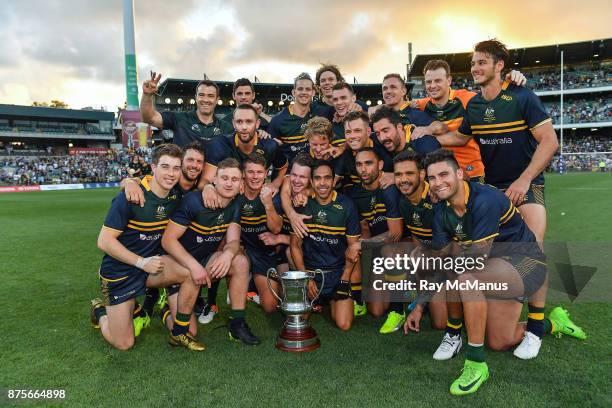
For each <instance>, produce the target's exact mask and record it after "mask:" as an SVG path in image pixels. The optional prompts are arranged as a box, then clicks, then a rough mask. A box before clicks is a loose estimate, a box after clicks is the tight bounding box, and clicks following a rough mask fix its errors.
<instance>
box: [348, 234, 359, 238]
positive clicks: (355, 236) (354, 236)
mask: <svg viewBox="0 0 612 408" xmlns="http://www.w3.org/2000/svg"><path fill="white" fill-rule="evenodd" d="M360 236H361V234H359V235H347V237H351V238H359V237H360Z"/></svg>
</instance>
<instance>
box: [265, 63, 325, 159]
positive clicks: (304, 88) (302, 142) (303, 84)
mask: <svg viewBox="0 0 612 408" xmlns="http://www.w3.org/2000/svg"><path fill="white" fill-rule="evenodd" d="M314 93H315V90H314V82H313V81H312V78H311V77H310V75H308V74H307V73H301V74H300V75H298V76H297V77H296V78H295V80H294V81H293V90H292V91H291V95H293V104H290V105H289V106H287V107H286V108H284V109H283V110H282V111H281V112H280V113H279V114H278V115H276V116H274V117H273V118H272V121H271V122H270V126H269V127H268V132H269V133H270V135H271V136H272V137H273V138H275V139H277V140H278V141H279V142H281V143H282V144H281V151H282V153H283V154H284V155H285V157H286V158H287V160H288V161H289V162H291V161H292V160H293V158H294V157H295V156H297V155H298V154H299V153H302V152H306V151H307V149H308V141H307V140H306V137H305V136H304V131H305V130H306V123H308V121H309V120H310V119H311V118H313V117H314V116H315V114H314V113H313V112H312V110H311V103H312V98H313V96H314Z"/></svg>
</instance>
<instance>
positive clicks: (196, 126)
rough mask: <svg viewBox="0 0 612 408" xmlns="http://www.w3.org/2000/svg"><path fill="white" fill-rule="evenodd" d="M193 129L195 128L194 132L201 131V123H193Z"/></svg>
mask: <svg viewBox="0 0 612 408" xmlns="http://www.w3.org/2000/svg"><path fill="white" fill-rule="evenodd" d="M191 130H193V131H194V132H200V125H198V124H197V123H194V124H193V125H191Z"/></svg>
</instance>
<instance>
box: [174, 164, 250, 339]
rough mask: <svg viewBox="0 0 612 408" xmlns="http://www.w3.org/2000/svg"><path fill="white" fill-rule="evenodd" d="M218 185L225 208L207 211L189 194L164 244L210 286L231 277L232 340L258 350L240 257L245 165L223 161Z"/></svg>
mask: <svg viewBox="0 0 612 408" xmlns="http://www.w3.org/2000/svg"><path fill="white" fill-rule="evenodd" d="M213 181H214V183H215V190H216V193H217V195H218V197H219V201H220V202H221V204H222V205H221V208H218V209H210V208H207V207H205V206H204V201H203V200H202V195H201V194H200V193H199V192H198V191H194V192H191V193H189V194H187V195H186V196H185V197H184V198H183V200H182V201H181V205H180V206H179V208H178V209H177V211H176V212H175V213H174V214H172V216H171V217H170V223H169V224H168V228H167V229H166V231H165V233H164V236H163V238H162V245H163V247H164V249H165V250H166V251H168V253H169V254H171V255H172V256H173V257H174V259H176V260H177V261H178V262H179V263H180V264H181V265H182V266H184V267H185V268H188V269H189V270H190V271H191V272H192V273H193V274H196V275H198V276H201V275H203V276H206V277H207V278H209V281H210V280H220V279H223V278H225V277H227V278H228V280H229V283H228V291H229V296H230V306H231V314H230V322H229V337H230V339H232V340H239V341H242V342H243V343H244V344H247V345H256V344H259V343H260V340H259V338H258V337H257V336H255V335H254V334H253V333H252V332H251V330H250V328H249V326H248V325H247V323H246V320H245V302H246V293H247V288H248V285H249V266H248V260H247V259H246V257H245V256H244V255H242V254H241V253H239V252H240V202H239V200H236V199H235V198H236V197H237V195H238V193H239V190H240V185H241V183H242V171H241V169H240V163H239V162H238V161H237V160H236V159H233V158H227V159H224V160H222V161H221V162H220V163H219V165H218V166H217V174H216V175H215V178H214V180H213ZM222 240H225V245H224V246H223V249H222V251H219V250H218V249H219V245H220V243H221V241H222ZM177 316H178V314H177Z"/></svg>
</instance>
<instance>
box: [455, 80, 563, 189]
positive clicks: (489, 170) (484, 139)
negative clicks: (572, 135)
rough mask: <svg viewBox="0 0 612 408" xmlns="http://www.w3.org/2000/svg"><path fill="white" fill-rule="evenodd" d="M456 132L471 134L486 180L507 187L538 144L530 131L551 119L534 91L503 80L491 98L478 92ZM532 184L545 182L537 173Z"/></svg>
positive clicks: (516, 177) (496, 185)
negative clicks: (476, 146) (478, 151)
mask: <svg viewBox="0 0 612 408" xmlns="http://www.w3.org/2000/svg"><path fill="white" fill-rule="evenodd" d="M466 112H467V113H466V115H465V117H464V119H463V122H462V123H461V126H460V127H459V133H460V134H463V135H471V136H473V137H474V139H475V140H476V142H477V143H478V145H479V147H480V155H481V157H482V162H483V163H484V166H485V181H486V182H487V184H491V185H493V186H495V187H497V188H499V189H506V188H508V187H509V186H510V184H512V183H513V182H514V181H515V180H516V179H518V178H519V177H520V175H521V174H522V173H523V171H525V169H526V168H527V166H529V164H530V163H531V159H532V158H533V154H534V153H535V150H536V148H537V147H538V142H537V141H536V140H535V138H534V137H533V135H532V134H531V131H532V130H533V129H535V128H537V127H538V126H541V125H543V124H545V123H548V122H550V121H551V119H550V117H549V116H548V114H547V113H546V110H545V109H544V106H542V102H540V99H539V98H538V97H537V95H536V94H535V93H533V91H532V90H530V89H529V88H525V87H523V86H514V85H512V84H508V83H507V82H504V84H503V85H502V90H501V92H500V93H499V95H497V97H496V98H495V99H493V100H492V101H487V100H486V99H485V98H484V97H483V96H482V94H480V93H479V94H477V95H476V96H474V97H473V98H472V99H470V101H469V102H468V104H467V108H466ZM533 183H534V184H544V175H543V174H542V173H540V174H539V175H538V176H537V177H536V178H535V179H533Z"/></svg>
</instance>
